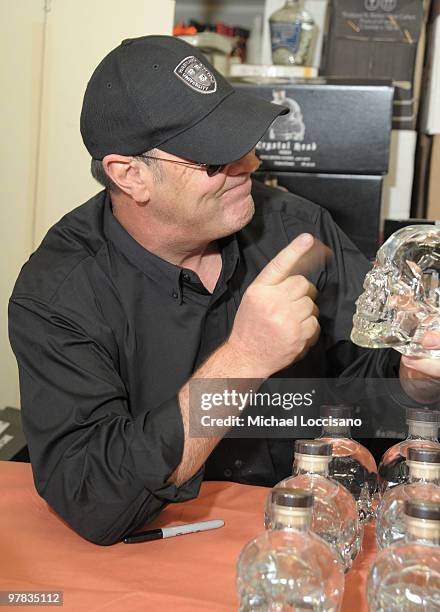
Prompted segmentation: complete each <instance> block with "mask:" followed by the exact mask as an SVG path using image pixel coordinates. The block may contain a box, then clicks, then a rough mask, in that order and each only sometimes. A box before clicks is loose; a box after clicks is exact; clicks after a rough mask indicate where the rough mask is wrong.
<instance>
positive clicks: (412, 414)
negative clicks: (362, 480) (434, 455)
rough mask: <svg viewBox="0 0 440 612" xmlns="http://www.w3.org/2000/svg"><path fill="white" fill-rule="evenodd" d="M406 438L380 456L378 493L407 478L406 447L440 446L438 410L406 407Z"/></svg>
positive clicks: (381, 493) (382, 492)
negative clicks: (439, 439)
mask: <svg viewBox="0 0 440 612" xmlns="http://www.w3.org/2000/svg"><path fill="white" fill-rule="evenodd" d="M406 422H407V423H408V436H407V438H406V440H403V441H402V442H398V443H397V444H394V446H392V447H391V448H389V449H388V450H387V451H386V452H385V453H384V454H383V456H382V459H381V460H380V463H379V468H378V482H379V494H380V495H383V494H384V493H385V491H386V490H387V489H391V488H392V487H395V486H396V485H399V484H402V483H404V482H406V481H407V479H408V468H407V465H406V461H405V460H406V458H407V453H408V449H409V448H411V447H413V446H416V447H418V448H420V447H426V448H440V444H439V441H438V437H437V436H438V426H439V412H438V411H436V410H430V409H428V408H407V410H406Z"/></svg>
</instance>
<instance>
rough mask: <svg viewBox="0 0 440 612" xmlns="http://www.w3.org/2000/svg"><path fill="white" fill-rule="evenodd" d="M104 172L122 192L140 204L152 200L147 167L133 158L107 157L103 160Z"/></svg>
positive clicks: (112, 155)
mask: <svg viewBox="0 0 440 612" xmlns="http://www.w3.org/2000/svg"><path fill="white" fill-rule="evenodd" d="M102 165H103V167H104V171H105V172H106V173H107V174H108V176H109V177H110V178H111V180H112V181H113V182H114V183H115V185H117V187H119V189H120V190H121V191H123V192H124V193H125V194H127V195H128V196H129V197H130V198H132V199H133V200H135V201H136V202H138V203H139V204H145V203H146V202H148V201H149V199H150V190H149V181H148V176H147V174H148V173H147V172H145V170H146V169H147V167H146V166H145V164H143V163H141V162H139V161H138V160H137V159H135V158H133V157H127V156H125V155H116V154H115V153H112V154H110V155H106V156H105V157H104V158H103V160H102Z"/></svg>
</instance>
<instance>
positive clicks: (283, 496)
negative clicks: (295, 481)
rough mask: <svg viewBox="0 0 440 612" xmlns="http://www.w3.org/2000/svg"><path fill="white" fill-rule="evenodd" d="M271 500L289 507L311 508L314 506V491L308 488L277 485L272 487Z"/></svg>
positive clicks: (278, 504)
mask: <svg viewBox="0 0 440 612" xmlns="http://www.w3.org/2000/svg"><path fill="white" fill-rule="evenodd" d="M271 502H272V503H273V504H276V505H277V506H287V507H288V508H311V507H312V506H313V493H312V492H311V491H308V490H307V489H294V488H291V489H289V488H283V487H276V488H275V489H272V493H271Z"/></svg>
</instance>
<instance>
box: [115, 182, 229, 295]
mask: <svg viewBox="0 0 440 612" xmlns="http://www.w3.org/2000/svg"><path fill="white" fill-rule="evenodd" d="M104 231H105V234H106V236H108V238H109V239H110V240H111V241H112V242H113V244H115V246H116V247H118V248H119V249H120V250H121V251H122V252H123V253H124V254H125V255H126V256H127V257H128V258H129V259H130V260H131V261H132V262H133V263H134V264H135V265H136V266H137V267H138V268H139V269H140V270H141V271H142V272H143V273H144V274H145V275H146V276H148V277H149V278H151V279H152V280H154V281H155V282H156V283H158V284H159V285H161V286H162V287H163V288H164V289H165V290H166V291H167V293H169V295H170V296H171V297H172V298H173V299H176V300H178V301H179V302H181V301H182V288H181V282H180V277H181V274H182V271H183V268H182V267H180V266H176V265H174V264H172V263H170V262H168V261H165V260H164V259H161V258H160V257H158V256H157V255H154V253H151V251H148V250H147V249H145V248H144V247H143V246H142V245H141V244H139V242H137V241H136V240H135V239H134V238H133V237H132V236H131V235H130V234H129V233H128V232H127V230H126V229H125V228H124V227H123V226H122V225H121V224H120V223H119V221H118V220H117V219H116V217H115V216H114V214H113V211H112V204H111V199H110V196H109V194H108V192H107V193H106V196H105V203H104ZM218 243H219V248H220V251H221V255H222V263H223V265H222V279H223V281H224V282H227V281H228V280H229V279H230V278H231V276H232V275H233V273H234V271H235V269H236V267H237V264H238V262H239V258H240V256H239V248H238V243H237V238H236V236H235V234H232V235H231V236H227V237H225V238H221V239H220V240H219V241H218Z"/></svg>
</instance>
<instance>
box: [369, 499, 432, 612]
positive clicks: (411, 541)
mask: <svg viewBox="0 0 440 612" xmlns="http://www.w3.org/2000/svg"><path fill="white" fill-rule="evenodd" d="M404 514H405V538H404V540H402V541H401V542H398V543H396V544H393V545H392V546H389V547H388V548H386V549H385V550H383V551H382V552H381V553H379V555H378V556H377V557H376V560H375V562H374V564H373V566H372V568H371V571H370V574H369V576H368V582H367V597H368V609H369V610H370V612H397V611H398V612H415V611H419V610H420V611H421V610H424V611H426V612H434V610H440V503H439V502H433V501H419V500H407V501H406V502H405V509H404Z"/></svg>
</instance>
